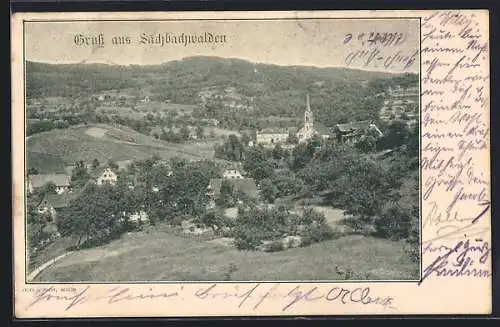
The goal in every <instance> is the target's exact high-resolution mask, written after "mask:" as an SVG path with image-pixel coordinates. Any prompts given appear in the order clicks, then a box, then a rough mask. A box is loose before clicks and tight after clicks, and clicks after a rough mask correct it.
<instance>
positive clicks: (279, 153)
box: [273, 144, 285, 160]
mask: <svg viewBox="0 0 500 327" xmlns="http://www.w3.org/2000/svg"><path fill="white" fill-rule="evenodd" d="M284 156H285V151H284V150H283V148H282V147H281V145H279V144H276V145H275V146H274V149H273V158H274V159H276V160H280V159H281V158H283V157H284Z"/></svg>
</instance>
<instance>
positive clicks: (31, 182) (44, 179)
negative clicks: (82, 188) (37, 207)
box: [28, 174, 70, 194]
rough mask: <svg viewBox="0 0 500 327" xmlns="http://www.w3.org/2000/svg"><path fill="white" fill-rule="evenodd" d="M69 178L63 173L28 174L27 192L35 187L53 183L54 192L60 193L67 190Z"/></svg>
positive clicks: (31, 191)
mask: <svg viewBox="0 0 500 327" xmlns="http://www.w3.org/2000/svg"><path fill="white" fill-rule="evenodd" d="M69 182H70V178H69V176H68V175H65V174H38V175H30V176H28V192H29V193H33V192H34V191H35V190H36V189H38V188H40V187H42V186H44V185H46V184H48V183H53V184H55V186H56V189H55V191H56V193H57V194H62V193H65V192H67V191H68V190H69V184H70V183H69Z"/></svg>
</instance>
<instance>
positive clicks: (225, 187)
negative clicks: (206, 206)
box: [216, 180, 234, 207]
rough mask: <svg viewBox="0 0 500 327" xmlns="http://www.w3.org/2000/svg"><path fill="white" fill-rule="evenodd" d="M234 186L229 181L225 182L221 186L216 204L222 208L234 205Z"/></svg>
mask: <svg viewBox="0 0 500 327" xmlns="http://www.w3.org/2000/svg"><path fill="white" fill-rule="evenodd" d="M233 201H234V198H233V186H232V185H231V183H229V181H227V180H223V181H222V183H221V186H220V193H219V196H218V197H217V200H216V203H217V205H219V206H221V207H229V206H231V205H232V204H233Z"/></svg>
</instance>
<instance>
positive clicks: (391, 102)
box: [379, 85, 420, 125]
mask: <svg viewBox="0 0 500 327" xmlns="http://www.w3.org/2000/svg"><path fill="white" fill-rule="evenodd" d="M419 98H420V89H419V87H418V85H413V86H410V87H408V88H402V87H396V88H389V89H388V91H387V92H386V96H385V100H384V103H383V105H382V108H381V109H380V113H379V117H380V119H381V120H383V121H391V120H395V119H398V120H404V121H406V122H407V123H408V124H409V125H412V124H415V123H418V114H419V113H418V107H419V106H418V104H419Z"/></svg>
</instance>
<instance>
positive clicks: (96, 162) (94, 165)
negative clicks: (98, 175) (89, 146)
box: [92, 158, 100, 169]
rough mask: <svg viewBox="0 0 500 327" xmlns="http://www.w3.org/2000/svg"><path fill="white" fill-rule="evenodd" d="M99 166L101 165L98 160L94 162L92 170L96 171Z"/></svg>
mask: <svg viewBox="0 0 500 327" xmlns="http://www.w3.org/2000/svg"><path fill="white" fill-rule="evenodd" d="M99 165H100V163H99V160H97V158H96V159H94V160H93V161H92V169H96V168H97V167H99Z"/></svg>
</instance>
